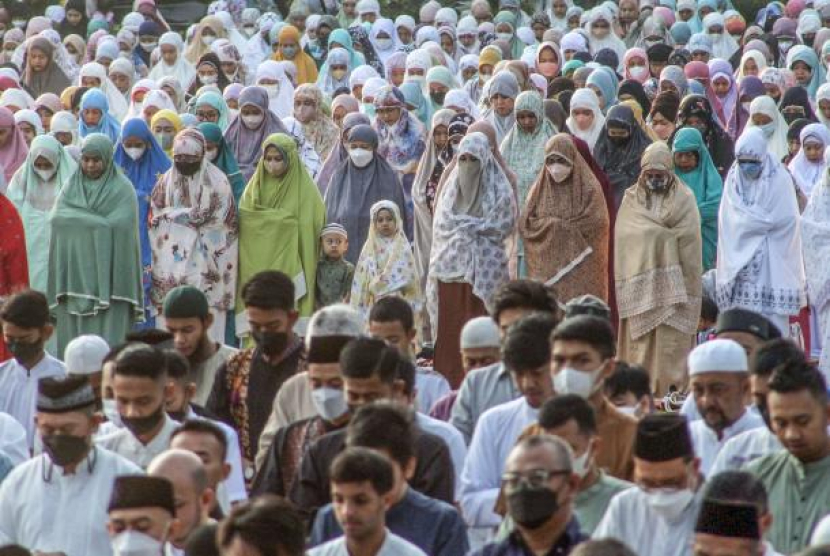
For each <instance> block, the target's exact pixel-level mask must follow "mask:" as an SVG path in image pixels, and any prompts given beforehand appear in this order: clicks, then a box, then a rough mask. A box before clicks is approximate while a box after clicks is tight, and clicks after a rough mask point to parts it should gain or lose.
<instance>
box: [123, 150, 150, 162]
mask: <svg viewBox="0 0 830 556" xmlns="http://www.w3.org/2000/svg"><path fill="white" fill-rule="evenodd" d="M145 150H146V148H145V147H130V148H125V149H124V152H125V153H127V156H129V157H130V158H132V159H133V160H138V159H139V158H141V155H143V154H144V151H145Z"/></svg>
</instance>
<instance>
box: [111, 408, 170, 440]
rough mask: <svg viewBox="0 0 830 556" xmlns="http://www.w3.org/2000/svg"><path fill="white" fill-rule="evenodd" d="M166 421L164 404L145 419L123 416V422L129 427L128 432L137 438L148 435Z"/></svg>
mask: <svg viewBox="0 0 830 556" xmlns="http://www.w3.org/2000/svg"><path fill="white" fill-rule="evenodd" d="M163 419H164V404H161V405H159V406H158V409H156V410H155V411H154V412H153V413H151V414H150V415H147V416H145V417H125V416H123V415H122V416H121V422H122V423H124V426H125V427H127V430H128V431H130V432H131V433H133V434H134V435H135V436H138V435H140V434H147V433H148V432H150V431H151V430H153V429H154V428H156V427H157V426H158V424H159V423H161V421H162V420H163Z"/></svg>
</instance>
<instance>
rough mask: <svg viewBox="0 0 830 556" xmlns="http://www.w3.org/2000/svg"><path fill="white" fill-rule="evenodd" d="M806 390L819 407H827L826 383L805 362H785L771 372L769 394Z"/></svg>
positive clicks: (818, 373)
mask: <svg viewBox="0 0 830 556" xmlns="http://www.w3.org/2000/svg"><path fill="white" fill-rule="evenodd" d="M802 390H807V391H808V392H809V393H810V394H811V395H812V396H813V398H815V400H816V401H818V402H819V403H820V404H821V405H823V406H824V405H827V383H826V382H825V380H824V375H823V374H821V371H819V370H818V369H816V368H815V367H813V366H812V365H810V364H809V363H806V362H800V361H787V362H786V363H784V364H783V365H780V366H779V367H777V368H776V369H775V371H773V373H772V376H771V377H770V379H769V391H770V394H771V393H773V392H776V393H778V394H793V393H795V392H801V391H802Z"/></svg>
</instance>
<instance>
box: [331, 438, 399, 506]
mask: <svg viewBox="0 0 830 556" xmlns="http://www.w3.org/2000/svg"><path fill="white" fill-rule="evenodd" d="M330 475H331V482H332V483H334V484H344V483H366V482H368V483H370V484H371V485H372V488H373V489H375V492H377V493H378V495H380V496H383V495H384V494H386V493H387V492H389V491H390V490H392V487H393V486H395V473H394V471H393V470H392V464H391V463H390V462H389V459H388V458H387V457H386V456H382V455H380V454H379V453H377V452H375V451H374V450H371V449H369V448H346V449H345V450H343V451H342V452H340V454H339V455H338V456H337V457H336V458H334V462H333V463H332V464H331V473H330Z"/></svg>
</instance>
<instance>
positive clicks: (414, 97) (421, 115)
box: [400, 81, 431, 129]
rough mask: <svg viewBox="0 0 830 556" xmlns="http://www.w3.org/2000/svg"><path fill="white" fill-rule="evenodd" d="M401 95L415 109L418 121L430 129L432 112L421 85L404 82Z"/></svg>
mask: <svg viewBox="0 0 830 556" xmlns="http://www.w3.org/2000/svg"><path fill="white" fill-rule="evenodd" d="M400 90H401V93H403V98H404V100H405V101H406V103H407V104H410V105H412V106H414V107H415V110H413V113H414V114H415V117H417V118H418V120H419V121H420V122H421V123H422V124H424V126H425V127H426V129H429V124H430V122H429V120H430V118H431V116H430V110H429V103H428V102H427V101H426V99H425V98H424V90H423V89H422V88H421V84H420V83H418V82H416V81H404V82H403V83H401V86H400Z"/></svg>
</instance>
